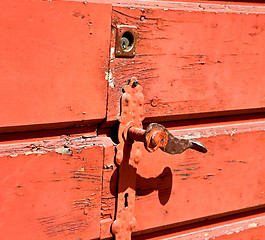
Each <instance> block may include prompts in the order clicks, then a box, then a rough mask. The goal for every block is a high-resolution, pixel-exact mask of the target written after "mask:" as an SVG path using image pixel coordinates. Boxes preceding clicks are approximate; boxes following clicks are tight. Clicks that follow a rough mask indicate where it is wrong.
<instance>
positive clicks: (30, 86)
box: [0, 0, 111, 132]
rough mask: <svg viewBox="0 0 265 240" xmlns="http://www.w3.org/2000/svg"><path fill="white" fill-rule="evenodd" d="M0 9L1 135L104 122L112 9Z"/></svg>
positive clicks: (31, 5) (63, 5)
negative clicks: (7, 132) (4, 132)
mask: <svg viewBox="0 0 265 240" xmlns="http://www.w3.org/2000/svg"><path fill="white" fill-rule="evenodd" d="M0 9H1V12H2V14H1V16H0V31H1V37H0V82H1V94H0V102H1V104H0V112H1V117H0V131H1V132H3V131H13V132H14V131H18V130H22V129H23V130H28V129H30V130H32V129H33V127H34V125H41V126H40V127H34V129H36V128H39V129H40V128H51V127H52V126H53V125H55V124H56V125H55V127H56V128H58V127H65V126H74V125H76V123H77V122H78V124H79V125H82V124H85V123H87V122H98V121H100V120H102V119H103V118H104V117H105V115H106V98H107V83H106V80H105V71H107V69H108V58H109V41H110V26H111V5H110V4H96V3H93V4H90V3H87V4H84V3H83V2H66V1H29V0H23V1H22V0H14V1H7V0H3V1H1V2H0ZM95 102H96V103H97V104H95ZM44 124H50V125H48V126H47V125H44Z"/></svg>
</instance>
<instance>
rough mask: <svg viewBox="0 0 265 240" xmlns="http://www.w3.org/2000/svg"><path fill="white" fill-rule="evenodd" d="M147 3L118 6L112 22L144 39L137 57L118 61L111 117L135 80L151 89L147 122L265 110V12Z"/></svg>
mask: <svg viewBox="0 0 265 240" xmlns="http://www.w3.org/2000/svg"><path fill="white" fill-rule="evenodd" d="M145 5H148V3H146V4H143V5H140V6H139V4H138V5H137V4H136V6H137V8H136V9H129V8H125V7H114V8H113V17H112V24H113V25H114V26H116V25H119V24H127V25H133V26H137V28H138V35H139V37H138V43H137V44H138V45H137V49H136V56H135V57H134V58H132V59H124V58H115V57H114V55H112V56H111V60H110V71H111V75H109V76H110V79H109V82H110V84H109V92H108V94H109V98H108V99H109V100H108V120H110V121H111V120H115V118H117V117H118V113H119V109H118V105H119V99H120V95H121V93H122V86H123V85H125V84H126V81H127V80H128V78H130V77H132V76H136V77H137V78H138V80H139V82H140V84H142V86H143V89H144V95H145V109H146V118H147V119H146V120H145V121H153V120H152V119H151V120H148V118H157V119H159V121H165V120H177V119H180V118H195V117H207V116H217V115H219V116H220V115H224V114H225V115H227V114H231V115H232V114H235V113H238V111H239V113H242V112H245V113H247V112H249V111H264V107H265V94H264V91H263V89H264V88H265V78H264V76H265V70H264V67H263V66H264V58H263V56H264V54H265V52H264V47H263V46H264V44H263V43H264V38H265V32H264V31H263V28H264V26H263V22H264V19H265V15H264V13H265V9H264V7H260V8H254V7H253V8H251V6H249V7H243V6H237V7H235V6H234V7H231V8H230V7H229V8H226V9H224V8H223V6H222V5H218V4H212V5H211V6H208V5H207V4H206V5H205V6H204V5H203V6H204V7H201V8H200V7H199V5H198V4H197V5H196V4H194V3H192V4H186V5H185V3H183V4H181V3H179V4H177V3H176V4H175V5H174V4H171V3H168V7H167V5H166V3H161V5H160V4H159V3H156V4H155V2H154V6H153V7H151V5H152V3H151V4H150V3H149V5H148V6H147V7H146V6H145ZM185 6H186V9H187V10H189V11H187V10H185ZM160 7H161V8H162V9H157V8H160ZM178 9H180V10H178ZM112 38H113V42H112V48H113V47H114V39H115V31H113V32H112ZM112 52H113V51H112ZM162 117H163V118H162Z"/></svg>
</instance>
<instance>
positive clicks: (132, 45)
mask: <svg viewBox="0 0 265 240" xmlns="http://www.w3.org/2000/svg"><path fill="white" fill-rule="evenodd" d="M136 43H137V27H135V26H127V25H118V26H117V29H116V46H115V57H118V58H132V57H134V56H135V54H136V52H135V50H136Z"/></svg>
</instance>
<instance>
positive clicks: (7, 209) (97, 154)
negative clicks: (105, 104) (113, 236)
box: [0, 137, 104, 240]
mask: <svg viewBox="0 0 265 240" xmlns="http://www.w3.org/2000/svg"><path fill="white" fill-rule="evenodd" d="M92 146H93V147H92ZM103 151H104V150H103V143H102V142H101V141H99V140H98V139H97V138H88V137H86V138H85V137H73V138H70V137H62V138H61V139H57V140H56V139H54V140H51V139H49V140H39V141H37V142H28V143H18V144H1V145H0V173H1V180H0V187H1V192H0V201H1V206H0V213H1V219H0V232H1V238H2V239H18V240H24V239H71V240H72V239H96V238H99V236H100V211H101V189H102V187H101V186H102V184H101V178H102V165H103Z"/></svg>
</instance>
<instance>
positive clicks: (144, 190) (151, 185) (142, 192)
mask: <svg viewBox="0 0 265 240" xmlns="http://www.w3.org/2000/svg"><path fill="white" fill-rule="evenodd" d="M117 179H118V171H117V169H116V170H115V171H114V172H113V174H112V176H111V179H110V192H111V194H112V195H113V196H116V195H117V182H118V181H117ZM135 190H136V196H146V195H149V194H151V193H152V192H154V191H157V192H158V198H159V202H160V203H161V205H165V204H166V203H167V202H168V201H169V198H170V195H171V191H172V171H171V169H170V168H169V167H165V168H164V170H163V171H162V173H161V174H159V175H158V176H157V177H152V178H145V177H142V176H140V175H139V174H137V175H136V189H135ZM123 191H124V189H123Z"/></svg>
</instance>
